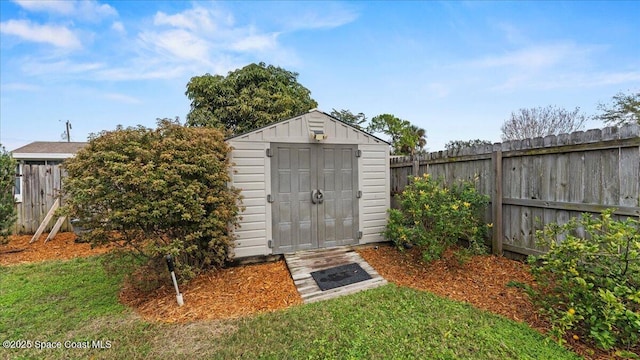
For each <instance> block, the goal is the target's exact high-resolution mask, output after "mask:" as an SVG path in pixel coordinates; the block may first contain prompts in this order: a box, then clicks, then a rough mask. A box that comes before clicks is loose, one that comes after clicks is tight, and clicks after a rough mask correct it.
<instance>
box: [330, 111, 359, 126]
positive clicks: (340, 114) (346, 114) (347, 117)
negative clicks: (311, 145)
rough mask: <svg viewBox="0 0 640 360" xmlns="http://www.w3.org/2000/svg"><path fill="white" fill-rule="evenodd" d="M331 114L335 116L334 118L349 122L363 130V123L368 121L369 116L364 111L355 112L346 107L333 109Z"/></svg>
mask: <svg viewBox="0 0 640 360" xmlns="http://www.w3.org/2000/svg"><path fill="white" fill-rule="evenodd" d="M330 115H331V116H333V117H334V118H336V119H338V120H340V121H342V122H345V123H347V124H350V125H352V126H354V127H356V128H358V129H360V130H362V129H363V128H364V126H363V125H362V124H364V123H365V122H367V117H366V116H365V115H364V114H363V113H357V114H354V113H352V112H351V111H349V110H346V109H342V110H336V109H332V111H331V114H330Z"/></svg>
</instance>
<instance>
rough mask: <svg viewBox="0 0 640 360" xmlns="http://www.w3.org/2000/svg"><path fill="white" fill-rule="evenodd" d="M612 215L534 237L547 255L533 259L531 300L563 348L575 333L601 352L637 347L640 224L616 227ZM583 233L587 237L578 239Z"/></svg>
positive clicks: (551, 227)
mask: <svg viewBox="0 0 640 360" xmlns="http://www.w3.org/2000/svg"><path fill="white" fill-rule="evenodd" d="M612 213H613V210H607V211H605V212H603V213H602V215H601V216H600V217H599V218H593V217H592V216H590V215H589V214H583V215H582V217H581V218H580V219H579V220H578V219H576V218H573V219H571V220H570V221H569V222H568V223H566V224H564V225H561V226H560V225H558V224H555V223H554V224H549V225H547V226H545V228H544V230H538V231H537V232H536V237H537V239H538V242H539V243H540V244H541V245H543V246H545V247H548V248H549V251H548V252H547V253H546V254H544V255H541V256H539V257H531V258H530V263H531V264H532V272H533V275H534V277H535V278H536V280H537V283H538V285H539V288H538V289H537V290H534V291H533V292H532V295H533V299H534V302H535V303H536V304H538V305H539V306H540V307H541V308H543V309H545V312H547V313H548V314H549V316H550V318H551V321H552V323H553V333H554V335H555V336H556V337H557V338H558V340H559V341H561V342H562V336H563V335H564V334H565V333H566V332H567V331H568V330H572V331H574V332H576V333H577V334H579V335H581V336H583V337H587V338H590V339H591V340H593V341H594V342H595V344H596V345H597V346H599V347H601V348H603V349H610V348H612V347H620V346H626V347H632V346H634V345H635V346H637V344H638V340H639V337H640V232H639V230H640V224H639V222H638V221H637V220H634V219H632V218H629V219H627V220H624V221H615V220H613V219H612ZM579 229H580V230H582V231H584V233H585V234H586V236H584V237H580V236H576V234H577V231H578V230H579ZM561 239H562V241H560V240H561Z"/></svg>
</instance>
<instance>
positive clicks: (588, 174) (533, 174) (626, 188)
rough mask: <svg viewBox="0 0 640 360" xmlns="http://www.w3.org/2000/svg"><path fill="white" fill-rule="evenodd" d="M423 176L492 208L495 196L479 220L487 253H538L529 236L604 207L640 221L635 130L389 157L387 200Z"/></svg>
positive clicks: (638, 129)
mask: <svg viewBox="0 0 640 360" xmlns="http://www.w3.org/2000/svg"><path fill="white" fill-rule="evenodd" d="M492 159H493V160H492ZM496 161H499V165H498V164H496V163H495V162H496ZM416 163H418V164H419V165H418V166H416ZM416 169H417V170H416ZM498 170H499V171H498ZM425 172H426V173H429V174H430V175H431V176H433V177H435V178H441V179H444V181H445V182H446V183H447V184H451V183H453V182H454V181H457V180H472V181H474V182H475V183H476V186H477V189H478V191H480V192H481V193H483V194H486V195H489V196H491V197H492V205H493V203H496V202H497V201H498V200H497V199H496V197H495V194H496V193H500V194H501V195H500V199H499V204H497V205H498V206H497V207H493V210H491V209H488V210H487V214H486V218H485V220H486V221H487V222H491V223H494V236H495V234H498V235H497V236H498V237H499V238H500V239H492V243H493V246H494V248H495V247H497V246H499V247H501V248H503V249H504V250H507V251H509V252H513V253H518V254H524V255H528V254H537V253H540V252H541V251H543V250H544V249H541V248H539V247H538V246H537V245H536V243H535V232H536V230H538V229H542V227H543V226H544V225H545V224H549V223H551V222H558V223H561V224H562V223H566V222H567V221H568V220H569V219H570V218H572V217H576V216H580V214H581V213H582V212H593V213H598V212H601V211H602V210H604V209H607V208H616V209H617V210H616V213H615V214H616V216H617V217H628V216H634V217H637V216H640V125H638V124H630V125H625V126H623V127H620V128H617V127H610V128H605V129H602V130H589V131H586V132H582V131H579V132H575V133H572V134H561V135H558V136H553V135H551V136H547V137H544V138H535V139H526V140H522V141H510V142H504V143H497V144H493V145H488V146H484V145H483V146H475V147H471V148H465V149H458V150H455V151H452V150H450V151H439V152H432V153H429V154H426V155H423V156H422V157H420V158H395V159H392V161H391V189H392V194H391V195H392V196H394V195H396V194H399V193H401V192H402V190H403V189H404V187H405V186H406V185H407V184H408V181H409V178H410V177H412V176H422V174H424V173H425ZM496 174H499V175H498V176H496ZM498 185H500V186H498ZM392 205H397V204H396V202H395V201H392ZM494 219H499V220H500V224H497V223H495V222H494ZM498 225H501V226H500V227H499V228H495V227H496V226H498ZM494 250H495V249H494Z"/></svg>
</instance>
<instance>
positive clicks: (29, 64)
mask: <svg viewBox="0 0 640 360" xmlns="http://www.w3.org/2000/svg"><path fill="white" fill-rule="evenodd" d="M104 66H105V65H104V64H103V63H92V62H86V63H76V62H72V61H69V60H60V61H53V62H47V61H44V60H40V59H38V60H25V61H24V62H23V64H22V71H24V73H26V74H28V75H51V76H60V75H63V74H84V73H88V72H93V71H96V70H99V69H102V68H104Z"/></svg>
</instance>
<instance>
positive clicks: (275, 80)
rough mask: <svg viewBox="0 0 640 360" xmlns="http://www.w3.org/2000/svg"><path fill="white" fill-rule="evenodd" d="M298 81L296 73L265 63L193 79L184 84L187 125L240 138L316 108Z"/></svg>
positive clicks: (307, 92)
mask: <svg viewBox="0 0 640 360" xmlns="http://www.w3.org/2000/svg"><path fill="white" fill-rule="evenodd" d="M297 78H298V74H297V73H294V72H290V71H287V70H285V69H283V68H280V67H276V66H273V65H268V66H267V65H265V63H259V64H250V65H247V66H245V67H243V68H242V69H238V70H235V71H231V72H229V74H228V75H227V76H226V77H225V76H221V75H211V74H205V75H202V76H194V77H192V78H191V80H190V81H189V83H188V84H187V91H186V95H187V97H188V98H189V100H191V110H190V111H189V114H188V115H187V125H190V126H212V127H221V128H224V129H225V130H226V131H227V132H228V133H229V134H240V133H245V132H248V131H251V130H255V129H258V128H260V127H263V126H266V125H269V124H271V123H274V122H277V121H280V120H284V119H287V118H290V117H293V116H296V115H299V114H302V113H304V112H307V111H309V110H310V109H313V108H315V107H317V106H318V103H317V102H316V101H315V100H313V99H312V98H311V92H310V91H309V90H308V89H307V88H305V87H304V86H302V85H301V84H300V83H298V81H297Z"/></svg>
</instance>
